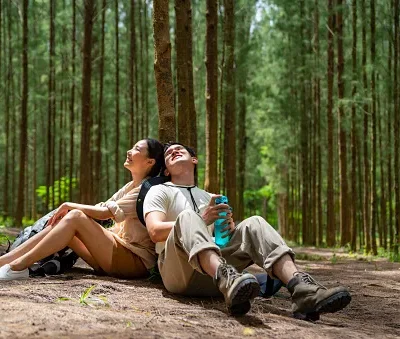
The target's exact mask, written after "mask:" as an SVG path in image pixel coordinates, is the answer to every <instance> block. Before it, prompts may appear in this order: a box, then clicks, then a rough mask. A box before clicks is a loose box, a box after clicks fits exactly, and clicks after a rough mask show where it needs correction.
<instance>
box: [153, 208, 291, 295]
mask: <svg viewBox="0 0 400 339" xmlns="http://www.w3.org/2000/svg"><path fill="white" fill-rule="evenodd" d="M206 249H208V250H215V251H216V252H217V253H219V254H221V255H222V256H223V257H224V258H225V259H226V261H227V263H228V264H230V265H233V266H234V267H236V269H238V270H239V271H242V270H243V269H245V268H246V267H248V266H250V265H251V264H253V263H255V264H257V265H258V266H260V267H262V268H264V269H265V270H266V271H267V272H268V273H269V274H270V275H272V266H273V265H274V263H275V262H276V261H277V260H278V259H280V258H281V257H282V256H283V255H285V254H289V255H291V256H292V258H294V253H293V251H292V250H291V249H290V248H289V247H288V246H287V245H286V243H285V241H284V240H283V239H282V237H281V236H280V235H279V234H278V232H276V231H275V230H274V228H273V227H271V226H270V225H269V224H268V223H267V222H266V221H265V220H264V219H263V218H261V217H251V218H248V219H246V220H244V221H243V222H241V223H240V224H238V225H237V226H236V229H235V231H234V233H233V234H232V238H231V240H230V242H229V243H228V245H227V247H225V248H223V249H220V248H219V247H218V246H217V245H216V244H215V243H214V241H213V239H212V237H211V236H210V235H209V233H208V231H207V227H206V224H205V223H204V221H203V219H202V218H201V217H200V216H199V215H198V214H196V213H195V212H194V211H192V210H185V211H183V212H182V213H180V214H179V216H178V218H177V220H176V223H175V225H174V227H173V229H172V230H171V232H170V234H169V236H168V239H167V241H166V242H165V249H164V250H163V251H162V252H161V253H160V256H159V259H158V265H159V269H160V273H161V277H162V280H163V283H164V286H165V288H166V289H167V290H168V291H170V292H172V293H177V294H184V295H191V296H217V295H220V292H219V290H218V288H217V287H216V286H215V285H214V283H213V279H212V278H211V277H210V276H209V275H207V274H205V272H204V271H203V270H202V269H201V267H200V264H199V259H198V256H197V255H198V253H199V252H201V251H203V250H206Z"/></svg>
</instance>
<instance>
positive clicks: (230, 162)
mask: <svg viewBox="0 0 400 339" xmlns="http://www.w3.org/2000/svg"><path fill="white" fill-rule="evenodd" d="M224 7H225V27H224V35H225V44H226V51H227V53H226V54H227V58H226V64H225V70H224V73H225V75H224V76H225V85H226V86H225V88H226V91H225V98H226V99H225V105H224V116H225V129H224V167H225V171H224V173H225V186H226V194H227V196H228V198H229V205H230V206H231V207H232V208H233V210H234V211H236V210H237V204H236V201H237V196H236V195H237V188H236V131H235V127H236V96H235V10H234V1H233V0H224Z"/></svg>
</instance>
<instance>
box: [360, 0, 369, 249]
mask: <svg viewBox="0 0 400 339" xmlns="http://www.w3.org/2000/svg"><path fill="white" fill-rule="evenodd" d="M361 8H362V17H361V21H362V71H363V84H364V95H366V94H367V92H368V80H367V69H366V68H367V28H366V20H367V18H366V9H365V0H362V2H361ZM363 111H364V138H365V140H364V237H365V251H366V252H367V253H369V252H370V251H371V230H370V219H369V215H370V214H369V207H370V205H369V201H370V199H369V191H370V190H369V184H370V182H369V173H368V172H369V160H368V159H369V155H368V114H369V113H368V103H367V102H366V101H364V105H363Z"/></svg>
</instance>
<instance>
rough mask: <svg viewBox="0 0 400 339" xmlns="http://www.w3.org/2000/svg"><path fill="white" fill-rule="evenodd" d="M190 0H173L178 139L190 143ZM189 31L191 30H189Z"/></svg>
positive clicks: (186, 143)
mask: <svg viewBox="0 0 400 339" xmlns="http://www.w3.org/2000/svg"><path fill="white" fill-rule="evenodd" d="M190 13H191V4H190V0H175V16H176V19H175V24H176V38H175V39H176V63H177V67H176V71H177V88H178V140H179V142H181V143H183V144H185V145H189V146H192V145H191V144H190V141H191V137H190V133H191V128H189V126H190V125H191V122H190V119H191V115H192V112H191V111H190V109H191V106H190V95H189V88H190V84H189V72H190V70H189V47H188V46H189V40H190V39H189V16H190V15H191V14H190ZM190 32H191V30H190Z"/></svg>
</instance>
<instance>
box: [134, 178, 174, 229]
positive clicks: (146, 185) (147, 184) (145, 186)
mask: <svg viewBox="0 0 400 339" xmlns="http://www.w3.org/2000/svg"><path fill="white" fill-rule="evenodd" d="M170 180H171V178H170V177H165V176H159V177H153V178H149V179H146V180H145V181H143V183H142V187H141V188H140V192H139V195H138V197H137V200H136V214H137V216H138V218H139V220H140V222H141V223H142V224H143V225H144V226H146V222H145V220H144V216H143V203H144V198H145V197H146V194H147V192H148V191H149V189H150V188H151V187H152V186H155V185H160V184H164V183H166V182H167V181H170Z"/></svg>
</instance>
